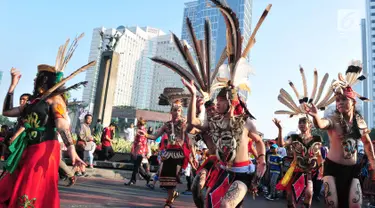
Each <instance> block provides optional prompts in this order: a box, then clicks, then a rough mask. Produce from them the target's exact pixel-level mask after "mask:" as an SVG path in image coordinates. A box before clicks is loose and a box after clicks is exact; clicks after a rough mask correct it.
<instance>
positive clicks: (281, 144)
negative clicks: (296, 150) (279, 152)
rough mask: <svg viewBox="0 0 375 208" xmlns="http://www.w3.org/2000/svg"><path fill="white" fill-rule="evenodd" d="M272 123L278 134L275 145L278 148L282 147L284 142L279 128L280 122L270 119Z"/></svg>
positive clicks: (281, 130) (281, 129)
mask: <svg viewBox="0 0 375 208" xmlns="http://www.w3.org/2000/svg"><path fill="white" fill-rule="evenodd" d="M272 121H273V123H274V124H275V126H276V127H277V129H278V130H279V133H278V136H277V144H278V145H279V146H280V147H284V146H285V142H284V140H283V128H282V127H281V124H280V120H278V119H276V118H274V119H272Z"/></svg>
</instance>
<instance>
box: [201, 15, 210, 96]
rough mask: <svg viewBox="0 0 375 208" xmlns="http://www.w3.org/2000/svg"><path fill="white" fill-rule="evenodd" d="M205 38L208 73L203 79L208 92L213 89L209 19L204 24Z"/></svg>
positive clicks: (204, 74)
mask: <svg viewBox="0 0 375 208" xmlns="http://www.w3.org/2000/svg"><path fill="white" fill-rule="evenodd" d="M204 37H205V49H206V50H205V51H206V72H204V70H201V71H203V72H204V73H202V74H203V79H204V82H205V84H206V91H209V90H210V88H211V82H210V76H211V23H210V20H209V19H208V18H206V21H205V23H204Z"/></svg>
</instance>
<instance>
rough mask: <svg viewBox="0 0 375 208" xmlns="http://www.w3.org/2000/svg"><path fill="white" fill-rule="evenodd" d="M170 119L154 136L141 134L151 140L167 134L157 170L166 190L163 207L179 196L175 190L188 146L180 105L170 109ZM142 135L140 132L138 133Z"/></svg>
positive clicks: (173, 105)
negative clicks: (166, 143) (166, 140)
mask: <svg viewBox="0 0 375 208" xmlns="http://www.w3.org/2000/svg"><path fill="white" fill-rule="evenodd" d="M171 116H172V119H171V120H170V121H168V122H166V123H165V124H164V125H163V126H162V127H161V128H160V129H159V130H158V131H157V133H156V134H155V135H148V134H147V133H146V132H143V134H144V135H145V136H146V137H147V138H148V139H152V140H156V139H157V138H158V137H160V136H162V135H164V134H167V135H168V145H167V147H166V151H165V152H164V153H163V154H162V155H161V157H162V161H163V162H162V164H161V165H160V170H159V173H160V174H159V180H160V187H162V188H166V189H167V190H168V197H167V200H166V204H165V205H164V207H172V204H173V202H174V200H175V199H176V198H177V197H178V196H179V193H178V192H177V190H176V186H177V183H179V182H180V178H179V174H180V171H181V168H182V166H183V163H184V160H185V157H186V158H188V155H185V151H184V150H185V149H184V148H187V145H190V144H189V139H188V137H187V134H186V120H185V118H184V117H183V116H182V103H181V101H179V100H178V101H176V102H174V103H173V104H172V108H171ZM140 133H141V134H142V132H141V131H140Z"/></svg>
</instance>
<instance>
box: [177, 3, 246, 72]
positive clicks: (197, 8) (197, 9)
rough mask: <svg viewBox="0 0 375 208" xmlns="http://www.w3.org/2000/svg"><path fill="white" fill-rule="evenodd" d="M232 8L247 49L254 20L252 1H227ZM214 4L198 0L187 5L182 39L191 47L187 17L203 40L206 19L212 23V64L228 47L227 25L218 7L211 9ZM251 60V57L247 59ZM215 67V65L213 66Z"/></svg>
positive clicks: (198, 36)
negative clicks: (226, 46) (252, 19)
mask: <svg viewBox="0 0 375 208" xmlns="http://www.w3.org/2000/svg"><path fill="white" fill-rule="evenodd" d="M225 2H226V3H227V4H228V5H229V6H230V8H232V9H233V11H234V12H235V13H236V14H237V17H238V20H239V22H240V28H241V34H242V36H243V38H244V42H243V47H242V48H244V47H246V45H247V42H248V40H249V38H250V35H251V18H252V4H253V1H252V0H226V1H225ZM210 4H212V3H211V2H210V1H208V0H197V1H191V2H187V3H185V8H184V17H183V24H182V33H181V39H183V40H187V41H188V43H189V44H190V45H191V44H192V43H191V41H190V37H189V34H188V32H187V28H186V17H189V18H190V20H191V21H192V24H193V27H194V30H195V32H196V36H197V38H198V39H200V40H202V39H203V37H204V22H205V19H206V18H209V19H210V21H211V30H212V37H211V38H212V48H211V54H212V58H211V59H212V60H213V61H212V63H214V64H215V65H216V62H217V61H218V60H219V58H220V56H221V52H222V50H223V49H224V47H225V45H226V25H225V22H224V18H223V17H222V15H221V14H220V12H219V9H218V8H216V7H209V5H210ZM247 58H248V59H249V56H248V57H247ZM213 66H214V65H213Z"/></svg>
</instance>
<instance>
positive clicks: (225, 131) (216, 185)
mask: <svg viewBox="0 0 375 208" xmlns="http://www.w3.org/2000/svg"><path fill="white" fill-rule="evenodd" d="M212 3H213V5H212V6H215V7H217V8H218V9H219V10H220V12H221V13H222V15H223V17H224V20H225V22H226V26H227V33H226V34H227V46H226V48H225V49H224V52H223V55H222V59H220V60H219V63H218V65H217V66H216V67H215V71H214V73H213V76H210V69H211V67H210V66H211V64H210V42H211V40H210V37H211V36H210V32H209V31H210V24H209V21H208V20H206V22H205V39H204V42H203V43H202V44H199V43H198V41H197V40H196V38H195V35H194V31H192V29H190V30H189V33H190V36H191V38H192V42H193V48H194V50H195V52H196V57H197V59H198V62H197V63H198V64H195V62H194V60H193V58H192V57H193V56H192V55H191V54H190V52H189V50H188V48H187V46H182V45H181V42H180V41H179V40H178V39H177V38H176V37H175V43H176V45H177V48H178V49H179V51H180V53H181V55H182V56H183V58H184V60H185V61H186V65H187V66H188V67H189V70H186V69H184V68H183V67H181V66H180V65H178V64H176V63H173V62H171V61H168V60H164V59H161V58H153V60H154V61H156V62H158V63H161V64H163V65H165V66H167V67H169V68H171V69H172V70H174V71H175V72H177V73H178V74H180V76H182V78H183V83H184V84H185V86H186V87H187V88H188V89H189V91H190V92H191V94H192V95H191V101H190V105H189V112H188V124H189V126H191V127H192V128H196V129H198V130H200V131H202V132H205V131H207V132H209V133H210V136H211V139H212V140H213V142H214V143H215V146H216V155H217V157H218V159H219V160H220V161H221V163H222V169H220V172H219V173H218V174H217V175H216V177H212V178H214V180H213V181H211V182H210V183H211V184H212V189H211V190H210V191H209V193H208V197H207V198H208V200H207V206H208V207H216V206H220V205H222V206H229V207H235V206H237V205H238V204H240V203H242V200H243V197H244V196H245V194H246V193H247V189H248V187H247V184H250V183H251V182H252V181H251V180H252V178H253V179H254V180H255V181H259V179H260V178H261V177H262V176H263V173H264V170H265V158H264V153H265V147H264V144H263V142H262V140H261V139H260V137H259V135H258V134H257V132H258V131H257V130H256V127H255V125H254V123H253V121H252V119H254V117H253V116H252V115H251V114H250V113H249V111H248V110H247V108H246V106H245V104H244V102H242V100H241V99H239V95H238V92H237V91H238V90H247V91H249V90H250V88H249V86H248V85H247V77H248V73H249V71H250V67H249V65H248V63H247V61H246V59H245V57H246V56H247V54H248V52H249V51H250V49H251V47H252V46H253V45H254V43H255V35H256V33H257V31H258V29H259V27H260V25H261V24H262V22H263V20H264V19H265V17H266V16H267V14H268V11H269V10H270V8H271V5H269V6H268V7H267V9H266V10H265V11H264V13H263V15H262V17H261V19H260V21H259V22H258V24H257V26H256V27H255V29H254V32H253V34H252V35H251V37H250V40H249V43H248V45H247V47H246V49H245V50H244V51H242V49H241V46H242V38H241V32H240V28H239V21H238V19H237V17H236V14H235V13H234V12H233V10H232V9H231V8H229V7H228V6H227V5H224V4H223V3H221V2H220V1H217V0H212ZM187 24H188V28H189V21H187ZM190 28H192V27H191V26H190ZM202 45H204V46H205V47H201V46H202ZM202 50H204V51H205V53H202ZM226 58H227V60H228V65H222V63H224V61H225V59H226ZM189 71H191V72H192V73H190V72H189ZM217 74H219V75H220V78H217V79H216V81H217V83H214V82H213V81H214V78H215V76H216V75H217ZM225 74H228V76H227V77H224V76H223V75H225ZM244 74H245V76H244ZM244 77H245V80H244V79H243V78H244ZM211 85H212V86H211ZM216 89H220V92H219V93H218V96H217V104H216V113H215V115H214V116H212V118H210V119H208V121H202V120H199V119H197V118H196V116H197V114H196V102H197V101H196V100H197V99H196V96H197V91H199V93H201V94H202V95H203V97H204V98H206V99H205V101H208V100H209V99H208V98H209V97H210V95H211V94H213V92H214V90H216ZM238 105H241V107H242V108H243V111H244V112H245V113H242V111H240V110H239V112H240V113H239V115H235V114H234V112H235V109H236V107H237V106H238ZM244 134H245V135H246V136H244ZM248 136H250V137H251V138H252V139H253V140H254V141H255V142H256V144H257V145H256V146H257V151H258V153H259V158H258V168H257V173H256V174H254V170H253V169H249V167H252V166H250V164H249V159H248V145H247V144H248V139H249V138H248ZM242 140H246V141H242ZM241 144H242V145H241ZM243 144H246V145H243ZM248 173H251V175H248ZM254 175H256V176H255V177H252V176H254ZM226 178H228V179H229V180H225V179H226ZM254 184H255V183H254ZM235 187H236V188H235ZM226 191H228V193H227V194H226V195H225V196H224V195H221V194H220V193H225V192H226ZM219 192H220V193H219ZM218 194H219V195H218Z"/></svg>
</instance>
